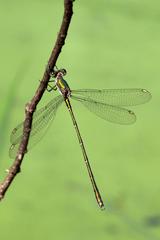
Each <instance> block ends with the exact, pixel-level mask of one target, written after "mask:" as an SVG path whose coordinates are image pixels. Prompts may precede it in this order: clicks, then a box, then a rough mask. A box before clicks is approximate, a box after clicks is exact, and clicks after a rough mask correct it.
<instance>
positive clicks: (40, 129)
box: [9, 96, 63, 158]
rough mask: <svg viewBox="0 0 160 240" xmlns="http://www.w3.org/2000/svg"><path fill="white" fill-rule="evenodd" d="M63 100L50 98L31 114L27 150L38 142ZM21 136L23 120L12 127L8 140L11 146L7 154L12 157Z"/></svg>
mask: <svg viewBox="0 0 160 240" xmlns="http://www.w3.org/2000/svg"><path fill="white" fill-rule="evenodd" d="M62 102H63V97H62V96H58V97H55V98H54V99H52V100H51V101H50V102H49V103H48V104H47V105H46V106H44V107H42V108H40V109H39V110H37V111H36V112H35V113H34V115H33V122H32V130H31V133H30V138H29V143H28V146H27V150H29V149H30V148H32V147H33V146H34V145H35V144H36V143H38V142H39V141H40V140H41V138H42V137H43V136H44V134H45V133H46V131H47V129H48V128H49V126H50V123H51V122H52V121H51V120H53V119H54V117H55V115H56V112H57V109H58V107H59V106H60V104H61V103H62ZM22 136H23V122H22V123H20V124H19V125H18V126H17V127H16V128H14V129H13V131H12V133H11V136H10V142H11V147H10V149H9V156H10V157H11V158H14V157H15V156H16V153H17V150H18V147H19V144H20V141H21V139H22Z"/></svg>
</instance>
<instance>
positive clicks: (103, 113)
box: [72, 95, 136, 124]
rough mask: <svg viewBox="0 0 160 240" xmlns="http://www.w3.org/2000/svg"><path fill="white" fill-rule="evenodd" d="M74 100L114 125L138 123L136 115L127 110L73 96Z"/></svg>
mask: <svg viewBox="0 0 160 240" xmlns="http://www.w3.org/2000/svg"><path fill="white" fill-rule="evenodd" d="M72 99H75V100H77V101H79V102H81V103H82V104H83V105H84V106H85V107H86V108H88V110H89V111H91V112H93V113H94V114H96V115H97V116H98V117H100V118H102V119H104V120H107V121H109V122H113V123H119V124H132V123H134V122H135V121H136V116H135V114H134V113H133V112H132V111H130V110H127V109H125V108H121V107H118V106H113V105H109V104H106V103H101V102H97V101H95V100H93V99H91V98H83V97H77V96H73V95H72Z"/></svg>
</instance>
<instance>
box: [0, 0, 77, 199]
mask: <svg viewBox="0 0 160 240" xmlns="http://www.w3.org/2000/svg"><path fill="white" fill-rule="evenodd" d="M73 1H74V0H64V15H63V20H62V24H61V27H60V31H59V33H58V36H57V40H56V42H55V45H54V48H53V50H52V52H51V55H50V58H49V60H48V66H47V68H46V69H45V71H44V74H43V77H42V80H41V81H40V85H39V87H38V88H37V90H36V92H35V95H34V96H33V98H32V99H31V101H30V102H29V103H27V105H26V107H25V120H24V126H23V137H22V140H21V143H20V146H19V149H18V152H17V155H16V158H15V160H14V162H13V164H12V166H11V167H10V169H9V170H8V171H7V175H6V177H5V179H4V181H3V182H2V183H1V184H0V200H2V199H3V198H4V195H5V193H6V191H7V189H8V188H9V186H10V185H11V183H12V181H13V180H14V178H15V176H16V175H17V173H19V172H20V168H21V164H22V161H23V157H24V155H25V153H26V151H27V145H28V141H29V136H30V132H31V128H32V117H33V113H34V111H35V110H36V106H37V104H38V102H39V101H40V100H41V98H42V96H43V93H44V91H45V89H46V87H47V84H48V81H49V79H50V71H53V69H54V66H55V64H56V61H57V59H58V56H59V54H60V52H61V50H62V47H63V45H64V44H65V39H66V37H67V32H68V28H69V25H70V22H71V18H72V15H73Z"/></svg>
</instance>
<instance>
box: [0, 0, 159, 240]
mask: <svg viewBox="0 0 160 240" xmlns="http://www.w3.org/2000/svg"><path fill="white" fill-rule="evenodd" d="M62 15H63V1H62V0H61V1H60V0H52V1H51V0H45V1H40V0H37V1H36V0H35V1H31V0H28V1H27V2H26V1H20V0H15V1H2V0H1V1H0V66H1V71H0V89H1V93H0V103H1V104H0V143H1V144H0V180H1V181H2V179H3V178H4V176H5V169H7V168H9V166H10V165H11V164H12V162H13V160H11V159H9V157H8V148H9V145H10V143H9V136H10V132H11V130H12V129H13V127H15V126H16V124H17V123H19V122H21V121H22V120H23V118H24V106H25V104H26V103H27V102H28V101H29V100H30V99H31V97H32V96H33V95H34V93H35V90H36V89H37V87H38V84H39V80H40V79H41V77H42V75H43V72H44V69H45V67H46V65H47V61H48V58H49V56H50V52H51V50H52V48H53V45H54V42H55V39H56V36H57V32H58V30H59V26H60V23H61V20H62ZM159 58H160V2H159V0H153V1H149V0H141V1H139V0H134V1H133V0H121V1H120V0H112V1H111V0H100V1H95V0H88V1H86V0H81V1H78V0H77V1H75V3H74V16H73V19H72V23H71V25H70V29H69V34H68V37H67V40H66V44H65V46H64V48H63V51H62V53H61V55H60V57H59V60H58V63H57V65H58V67H64V68H66V69H67V71H68V74H67V76H66V79H67V81H68V83H69V85H70V87H71V88H72V89H76V88H77V89H78V88H99V89H103V88H132V87H133V88H134V87H142V88H146V89H147V90H149V91H150V92H151V93H152V96H153V98H152V100H151V101H150V102H149V103H148V104H146V105H141V106H137V107H132V108H131V109H132V110H133V111H135V112H136V115H137V122H136V123H135V124H133V125H130V126H121V125H116V124H111V123H109V122H106V121H104V120H102V119H99V118H97V117H96V116H95V115H93V114H92V113H90V112H88V111H87V109H85V108H84V107H83V106H81V104H79V103H76V102H73V108H74V111H75V115H76V117H77V120H78V123H79V126H80V130H81V133H82V136H83V139H84V142H85V145H86V148H87V152H88V155H89V159H90V162H91V165H92V168H93V170H94V174H95V176H96V180H97V183H98V186H99V188H100V191H101V193H102V196H103V198H104V202H105V206H106V210H105V211H101V210H99V208H98V206H97V203H96V201H95V198H94V195H93V192H92V188H91V185H90V182H89V178H88V175H87V172H86V169H85V165H84V163H83V158H82V154H81V151H80V147H79V145H78V142H77V139H76V134H75V131H74V128H73V126H72V122H71V119H70V116H69V114H68V112H67V110H66V108H65V105H64V104H63V106H61V109H59V111H58V114H57V116H56V119H55V120H54V122H53V124H52V126H51V127H50V129H49V131H48V132H47V134H46V136H45V138H44V139H43V140H42V141H41V142H40V143H39V144H38V145H37V146H36V147H35V148H34V149H33V150H32V151H30V152H29V153H28V154H27V155H26V156H25V159H24V162H23V165H22V172H21V174H19V175H18V176H17V177H16V179H15V181H14V182H13V184H12V185H11V187H10V188H9V190H8V192H7V194H6V196H5V199H4V200H3V201H2V202H1V203H0V238H1V239H3V240H8V239H10V238H12V239H16V240H20V239H39V240H41V239H46V240H51V239H60V240H71V239H85V240H89V239H92V240H97V239H101V240H103V239H107V237H108V238H109V239H118V240H121V239H123V240H125V239H130V240H131V239H134V240H135V239H136V240H137V239H151V240H154V239H160V230H159V227H160V204H159V203H160V181H159V169H160V163H159V162H160V161H159V155H160V147H159V132H160V131H159V130H160V127H159V125H160V123H159V120H160V107H159V103H160V93H159V88H160V80H159V77H160V73H159V70H160V65H159V62H160V61H159ZM53 94H54V95H55V92H54V93H47V92H46V93H45V94H44V96H43V99H42V101H41V102H40V104H39V106H43V105H44V104H45V103H47V102H48V101H49V100H51V99H52V98H53V96H52V95H53Z"/></svg>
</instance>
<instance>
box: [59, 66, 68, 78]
mask: <svg viewBox="0 0 160 240" xmlns="http://www.w3.org/2000/svg"><path fill="white" fill-rule="evenodd" d="M58 71H59V72H61V73H62V74H63V76H65V75H66V74H67V71H66V69H64V68H61V69H59V70H58Z"/></svg>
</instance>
